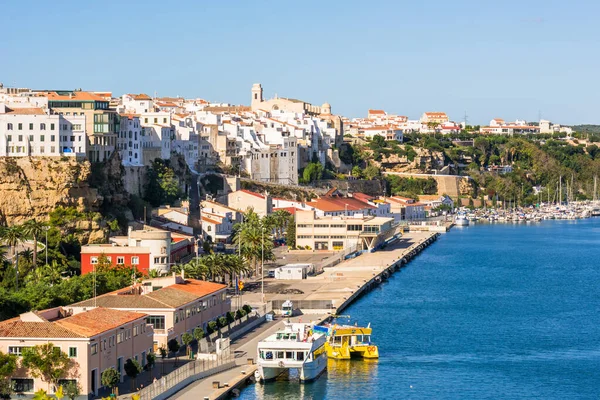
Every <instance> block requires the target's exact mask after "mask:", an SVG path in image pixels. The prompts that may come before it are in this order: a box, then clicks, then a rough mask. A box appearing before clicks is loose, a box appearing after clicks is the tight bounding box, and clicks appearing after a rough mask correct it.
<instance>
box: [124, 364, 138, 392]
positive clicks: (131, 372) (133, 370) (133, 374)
mask: <svg viewBox="0 0 600 400" xmlns="http://www.w3.org/2000/svg"><path fill="white" fill-rule="evenodd" d="M123 368H124V369H125V374H126V375H127V376H128V377H130V378H131V390H132V391H134V390H135V380H136V378H137V376H138V375H139V374H141V373H142V366H141V365H140V363H139V362H137V360H132V359H131V358H128V359H127V361H125V365H123Z"/></svg>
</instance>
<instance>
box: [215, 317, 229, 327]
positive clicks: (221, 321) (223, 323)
mask: <svg viewBox="0 0 600 400" xmlns="http://www.w3.org/2000/svg"><path fill="white" fill-rule="evenodd" d="M217 322H218V324H219V328H224V327H226V326H227V318H226V317H219V319H218V320H217Z"/></svg>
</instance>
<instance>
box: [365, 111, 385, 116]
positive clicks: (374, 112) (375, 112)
mask: <svg viewBox="0 0 600 400" xmlns="http://www.w3.org/2000/svg"><path fill="white" fill-rule="evenodd" d="M369 114H378V115H385V111H383V110H369Z"/></svg>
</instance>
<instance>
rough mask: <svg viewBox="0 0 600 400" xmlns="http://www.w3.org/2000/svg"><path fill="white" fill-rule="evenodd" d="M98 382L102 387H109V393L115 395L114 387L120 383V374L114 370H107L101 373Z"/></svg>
mask: <svg viewBox="0 0 600 400" xmlns="http://www.w3.org/2000/svg"><path fill="white" fill-rule="evenodd" d="M100 381H101V383H102V386H107V387H109V388H110V390H111V393H115V387H117V386H118V385H119V382H120V381H121V373H120V372H119V371H117V370H116V369H114V368H107V369H105V370H104V371H103V372H102V376H101V379H100Z"/></svg>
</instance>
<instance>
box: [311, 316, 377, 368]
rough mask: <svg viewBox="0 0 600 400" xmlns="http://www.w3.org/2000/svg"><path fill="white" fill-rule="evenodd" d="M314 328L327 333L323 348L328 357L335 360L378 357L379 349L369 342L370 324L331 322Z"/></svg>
mask: <svg viewBox="0 0 600 400" xmlns="http://www.w3.org/2000/svg"><path fill="white" fill-rule="evenodd" d="M315 330H319V331H321V332H325V333H326V334H327V343H326V344H325V349H326V350H327V357H329V358H333V359H336V360H349V359H351V358H379V349H378V347H377V346H376V345H375V344H374V343H372V342H371V333H372V332H373V329H372V328H371V324H369V325H367V327H366V328H365V327H359V326H351V325H338V324H331V325H324V326H315Z"/></svg>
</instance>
